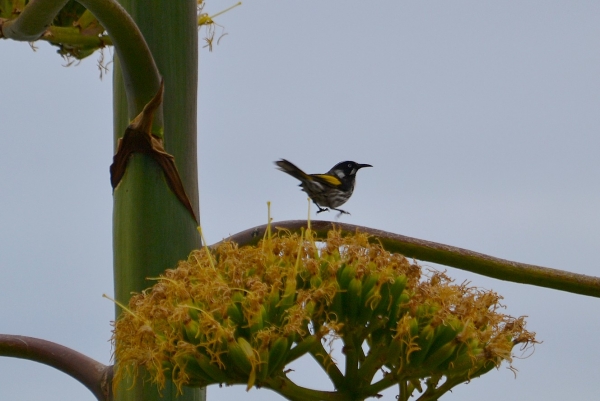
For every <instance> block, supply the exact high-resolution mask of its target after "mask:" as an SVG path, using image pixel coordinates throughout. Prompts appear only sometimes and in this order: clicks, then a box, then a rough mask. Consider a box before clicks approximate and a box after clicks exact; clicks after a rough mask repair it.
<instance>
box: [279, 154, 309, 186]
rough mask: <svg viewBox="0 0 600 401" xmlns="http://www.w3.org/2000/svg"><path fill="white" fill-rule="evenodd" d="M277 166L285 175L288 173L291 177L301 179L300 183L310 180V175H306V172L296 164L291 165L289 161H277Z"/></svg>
mask: <svg viewBox="0 0 600 401" xmlns="http://www.w3.org/2000/svg"><path fill="white" fill-rule="evenodd" d="M275 164H276V165H277V167H279V170H281V171H283V172H285V173H288V174H289V175H291V176H292V177H294V178H297V179H299V180H300V181H304V180H306V179H309V176H308V174H306V173H305V172H304V171H302V170H300V169H299V168H298V167H296V166H295V165H294V164H292V163H290V162H289V161H287V160H285V159H281V160H279V161H276V162H275Z"/></svg>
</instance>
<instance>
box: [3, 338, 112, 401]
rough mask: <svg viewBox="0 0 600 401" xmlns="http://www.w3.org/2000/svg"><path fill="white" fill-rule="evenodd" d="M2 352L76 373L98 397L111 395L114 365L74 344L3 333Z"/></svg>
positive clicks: (72, 375)
mask: <svg viewBox="0 0 600 401" xmlns="http://www.w3.org/2000/svg"><path fill="white" fill-rule="evenodd" d="M0 356H7V357H13V358H21V359H29V360H30V361H35V362H39V363H43V364H44V365H48V366H51V367H53V368H55V369H58V370H60V371H61V372H64V373H66V374H68V375H69V376H71V377H73V378H74V379H75V380H77V381H78V382H80V383H81V384H83V385H84V386H85V387H87V388H88V390H90V391H91V392H92V393H93V394H94V395H95V396H96V398H97V399H98V400H100V401H108V400H110V399H111V397H112V391H111V390H112V378H113V377H112V375H113V372H112V366H106V365H103V364H101V363H100V362H98V361H95V360H94V359H92V358H90V357H87V356H85V355H83V354H81V353H79V352H77V351H75V350H73V349H71V348H67V347H65V346H62V345H59V344H56V343H53V342H50V341H46V340H42V339H39V338H33V337H25V336H17V335H10V334H0Z"/></svg>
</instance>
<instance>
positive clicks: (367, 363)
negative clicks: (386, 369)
mask: <svg viewBox="0 0 600 401" xmlns="http://www.w3.org/2000/svg"><path fill="white" fill-rule="evenodd" d="M386 352H387V347H386V346H384V345H383V344H379V345H374V346H373V347H371V348H370V349H369V352H368V354H367V357H366V358H365V360H364V361H363V363H361V365H360V368H359V369H358V377H359V378H360V380H361V382H362V383H363V384H364V383H366V384H368V383H371V382H372V381H373V377H374V376H375V373H377V371H378V370H379V369H380V368H381V367H382V366H383V363H384V362H385V359H386Z"/></svg>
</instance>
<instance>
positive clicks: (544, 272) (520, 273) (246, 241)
mask: <svg viewBox="0 0 600 401" xmlns="http://www.w3.org/2000/svg"><path fill="white" fill-rule="evenodd" d="M310 224H311V229H312V230H313V232H315V233H316V234H317V236H318V237H320V238H324V237H326V235H327V232H328V231H329V230H331V229H334V228H335V229H340V230H342V232H343V233H345V234H352V233H355V232H356V231H357V230H358V231H360V232H364V233H366V234H369V235H371V236H372V237H373V238H372V240H373V242H379V243H381V245H382V246H383V247H384V248H385V249H386V250H388V251H390V252H398V253H401V254H403V255H404V256H406V257H409V258H415V259H418V260H422V261H427V262H433V263H439V264H442V265H446V266H451V267H455V268H457V269H461V270H467V271H470V272H473V273H477V274H481V275H483V276H487V277H492V278H496V279H500V280H505V281H512V282H515V283H521V284H530V285H535V286H538V287H546V288H553V289H556V290H560V291H566V292H572V293H574V294H581V295H588V296H591V297H597V298H600V278H598V277H593V276H586V275H583V274H577V273H572V272H568V271H564V270H558V269H552V268H549V267H542V266H535V265H530V264H526V263H519V262H513V261H510V260H505V259H499V258H495V257H493V256H488V255H484V254H482V253H477V252H473V251H469V250H467V249H462V248H457V247H454V246H450V245H444V244H439V243H436V242H430V241H424V240H421V239H417V238H411V237H406V236H404V235H400V234H394V233H390V232H387V231H382V230H377V229H374V228H369V227H362V226H357V225H354V224H345V223H333V222H329V221H311V222H310ZM271 226H272V227H276V228H279V229H284V230H290V231H298V232H299V231H300V228H301V227H306V221H305V220H289V221H282V222H277V223H272V224H271ZM266 229H267V226H266V225H262V226H258V227H254V228H250V229H248V230H245V231H242V232H240V233H237V234H235V235H232V236H231V237H229V238H227V240H231V241H233V242H236V243H238V244H239V245H250V244H255V243H258V241H259V240H260V239H261V238H262V237H263V234H264V232H265V230H266ZM218 244H219V243H217V244H215V245H213V246H216V245H218Z"/></svg>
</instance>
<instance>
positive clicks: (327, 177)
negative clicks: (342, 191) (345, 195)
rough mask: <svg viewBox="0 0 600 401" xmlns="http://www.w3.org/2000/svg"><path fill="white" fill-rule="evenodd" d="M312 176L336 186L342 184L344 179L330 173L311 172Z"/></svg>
mask: <svg viewBox="0 0 600 401" xmlns="http://www.w3.org/2000/svg"><path fill="white" fill-rule="evenodd" d="M310 177H312V178H315V179H317V181H322V182H325V183H327V184H329V185H333V186H335V187H337V186H339V185H342V181H340V179H339V178H337V177H336V176H334V175H329V174H311V175H310Z"/></svg>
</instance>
